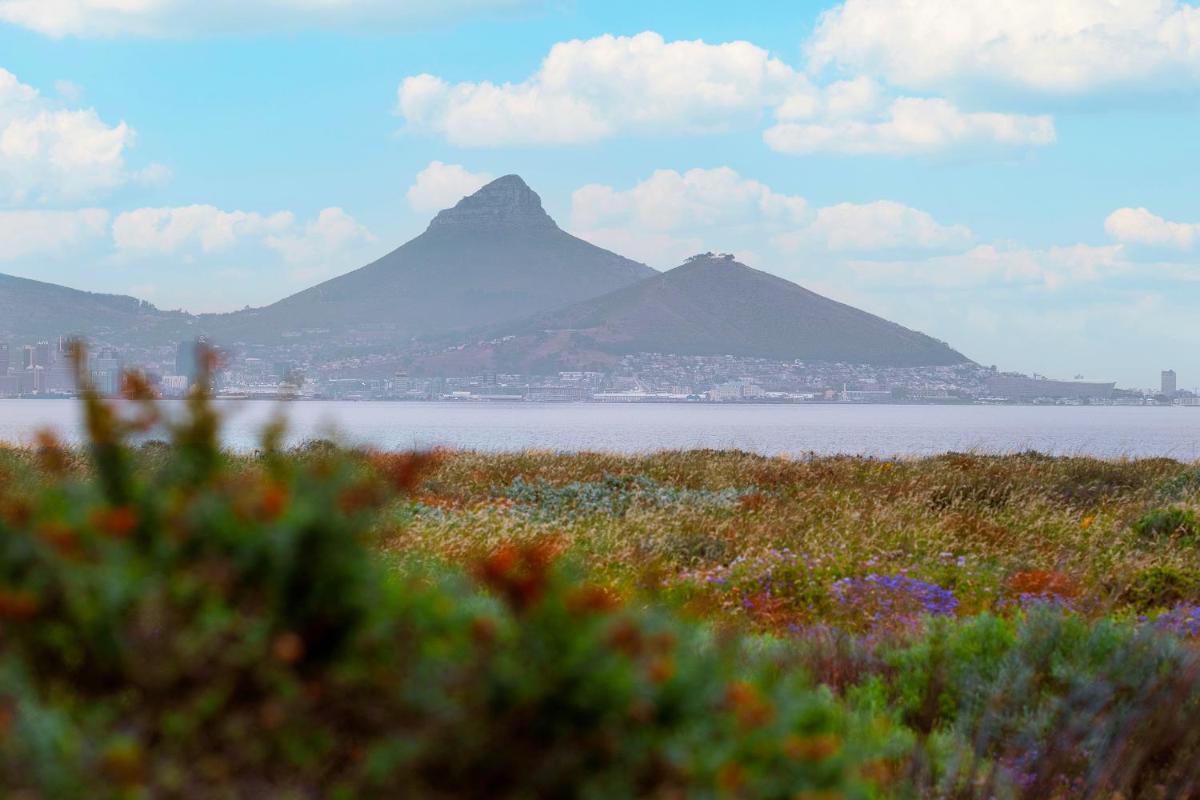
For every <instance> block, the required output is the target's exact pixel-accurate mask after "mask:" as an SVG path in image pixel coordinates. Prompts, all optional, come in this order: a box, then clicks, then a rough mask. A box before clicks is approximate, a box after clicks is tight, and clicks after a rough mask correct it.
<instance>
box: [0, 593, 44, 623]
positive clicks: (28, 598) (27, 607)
mask: <svg viewBox="0 0 1200 800" xmlns="http://www.w3.org/2000/svg"><path fill="white" fill-rule="evenodd" d="M41 607H42V601H41V600H40V599H39V598H38V596H37V595H36V594H34V593H33V592H31V591H29V590H27V589H0V619H29V618H30V617H33V616H35V615H36V614H37V613H38V611H39V610H40V609H41Z"/></svg>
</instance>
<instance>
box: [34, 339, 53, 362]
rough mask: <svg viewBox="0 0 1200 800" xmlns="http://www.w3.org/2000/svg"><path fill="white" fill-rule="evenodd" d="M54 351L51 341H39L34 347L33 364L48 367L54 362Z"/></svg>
mask: <svg viewBox="0 0 1200 800" xmlns="http://www.w3.org/2000/svg"><path fill="white" fill-rule="evenodd" d="M54 352H55V351H54V349H53V348H51V346H50V343H49V342H38V343H37V344H36V345H34V348H33V366H35V367H45V368H47V369H48V368H49V367H50V366H52V365H53V364H54V360H53V359H54Z"/></svg>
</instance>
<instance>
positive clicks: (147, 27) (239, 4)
mask: <svg viewBox="0 0 1200 800" xmlns="http://www.w3.org/2000/svg"><path fill="white" fill-rule="evenodd" d="M542 4H543V3H542V2H541V0H0V21H3V22H9V23H12V24H15V25H21V26H23V27H26V28H29V29H32V30H35V31H38V32H39V33H44V34H47V35H49V36H54V37H63V36H84V37H89V36H101V37H106V36H121V35H131V36H154V37H179V36H188V35H194V34H203V33H224V32H238V31H271V30H298V29H306V28H317V29H324V28H329V27H342V28H368V27H369V28H370V29H372V30H377V29H378V28H379V27H380V26H383V27H384V28H390V29H397V28H406V27H412V26H420V25H427V24H430V23H434V22H438V21H442V20H456V19H461V18H462V17H463V16H464V15H467V14H476V13H483V14H486V13H494V12H505V11H514V10H519V9H527V8H534V7H537V6H540V5H542Z"/></svg>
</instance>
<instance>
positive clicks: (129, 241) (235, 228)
mask: <svg viewBox="0 0 1200 800" xmlns="http://www.w3.org/2000/svg"><path fill="white" fill-rule="evenodd" d="M295 221H296V219H295V216H294V215H293V214H292V213H291V212H289V211H280V212H277V213H275V214H270V215H262V214H257V213H248V212H245V211H222V210H221V209H219V208H217V207H215V206H209V205H192V206H178V207H174V208H139V209H137V210H134V211H126V212H124V213H122V214H120V215H119V216H118V217H117V218H116V220H115V221H114V222H113V242H114V243H115V244H116V246H117V249H118V250H120V251H122V252H126V253H142V254H159V255H171V254H174V253H178V252H180V251H182V250H188V249H198V250H200V251H201V252H204V253H216V252H220V251H222V250H228V249H230V248H232V247H234V246H236V245H237V244H239V243H240V242H244V241H245V240H246V239H247V238H250V237H256V238H262V237H264V236H267V235H270V234H278V233H283V232H285V231H287V230H289V229H291V228H292V226H293V225H294V224H295Z"/></svg>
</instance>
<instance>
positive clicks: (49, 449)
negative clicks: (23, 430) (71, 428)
mask: <svg viewBox="0 0 1200 800" xmlns="http://www.w3.org/2000/svg"><path fill="white" fill-rule="evenodd" d="M34 443H35V445H36V447H37V455H38V461H39V462H41V465H42V469H44V470H46V471H47V472H49V473H50V474H51V475H62V474H63V473H64V472H66V471H67V464H68V463H69V458H68V455H67V450H66V448H65V447H63V446H62V442H60V441H59V440H58V436H57V435H56V434H55V433H54V431H51V430H40V431H38V432H37V434H35V436H34Z"/></svg>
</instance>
